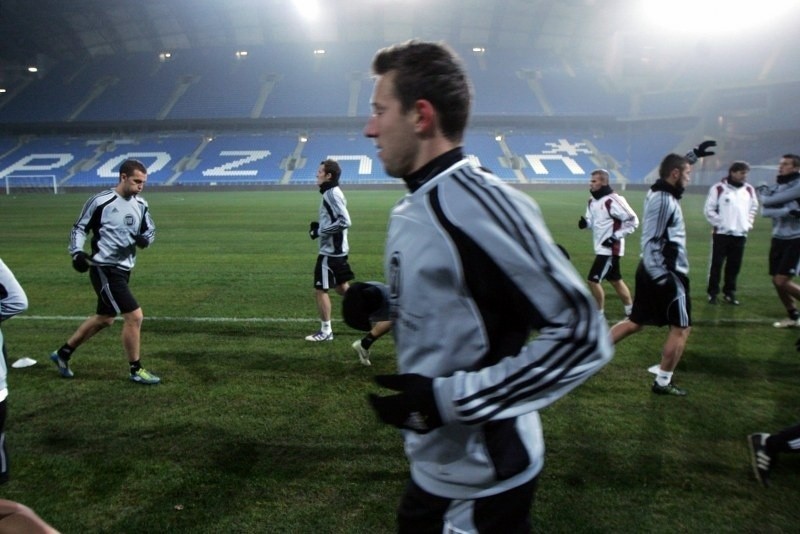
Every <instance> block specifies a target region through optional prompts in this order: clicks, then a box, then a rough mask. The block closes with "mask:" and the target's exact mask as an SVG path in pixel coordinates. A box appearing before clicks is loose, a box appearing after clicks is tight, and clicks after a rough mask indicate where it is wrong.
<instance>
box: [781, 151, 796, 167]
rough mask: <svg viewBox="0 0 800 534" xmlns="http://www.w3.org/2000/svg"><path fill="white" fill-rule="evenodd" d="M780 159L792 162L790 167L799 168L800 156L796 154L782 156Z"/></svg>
mask: <svg viewBox="0 0 800 534" xmlns="http://www.w3.org/2000/svg"><path fill="white" fill-rule="evenodd" d="M781 157H783V158H786V159H790V160H792V167H795V168H797V167H800V156H798V155H797V154H784V155H783V156H781Z"/></svg>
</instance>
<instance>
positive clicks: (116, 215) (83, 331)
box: [50, 159, 161, 384]
mask: <svg viewBox="0 0 800 534" xmlns="http://www.w3.org/2000/svg"><path fill="white" fill-rule="evenodd" d="M146 182H147V169H146V168H145V166H144V165H143V164H142V163H141V162H139V161H136V160H132V159H129V160H126V161H124V162H123V163H122V165H121V166H120V169H119V182H118V183H117V186H116V187H114V188H113V189H109V190H107V191H103V192H102V193H99V194H97V195H95V196H93V197H92V198H90V199H89V200H88V201H87V202H86V204H85V205H84V207H83V210H82V211H81V214H80V217H78V220H77V221H76V222H75V225H74V226H73V227H72V232H71V234H70V242H69V253H70V255H71V256H72V266H73V267H74V268H75V270H76V271H78V272H80V273H85V272H86V271H89V278H90V279H91V281H92V286H93V287H94V290H95V293H97V310H96V312H95V315H92V316H91V317H89V318H88V319H86V320H85V321H84V322H83V323H82V324H81V325H80V326H79V327H78V329H77V330H76V331H75V333H74V334H72V336H71V337H70V338H69V339H68V340H67V342H66V343H64V345H62V346H61V348H60V349H58V350H57V351H55V352H53V353H52V354H50V359H51V360H52V361H53V363H55V364H56V367H58V372H59V373H60V374H61V376H62V377H64V378H72V377H73V376H74V375H73V372H72V369H70V366H69V361H70V358H71V357H72V356H73V354H74V352H75V350H76V349H77V348H78V347H80V346H81V345H82V344H83V343H85V342H86V341H88V340H89V339H90V338H91V337H92V336H94V335H95V334H96V333H98V332H99V331H100V330H103V329H104V328H107V327H109V326H111V325H112V324H114V317H116V316H117V315H118V314H122V319H123V323H122V346H123V348H124V349H125V355H126V356H127V357H128V362H129V364H130V379H131V380H132V381H133V382H137V383H139V384H158V383H159V382H160V381H161V379H160V378H159V377H157V376H156V375H154V374H153V373H150V372H149V371H147V370H145V368H144V367H142V364H141V359H140V354H139V347H140V336H141V328H142V320H143V319H144V314H143V313H142V308H141V307H139V303H138V302H136V298H134V296H133V294H132V293H131V291H130V289H129V288H128V280H129V279H130V275H131V270H132V269H133V266H134V264H135V263H136V248H137V247H138V248H147V247H148V246H150V244H151V243H152V242H153V241H154V240H155V237H156V227H155V224H154V223H153V219H152V217H151V216H150V210H149V208H148V205H147V202H146V201H145V200H144V199H143V198H141V197H139V193H141V192H142V189H144V184H145V183H146ZM90 232H91V233H93V237H92V239H91V248H92V250H91V258H90V257H89V255H87V254H86V252H84V250H83V246H84V244H85V243H86V236H87V234H88V233H90Z"/></svg>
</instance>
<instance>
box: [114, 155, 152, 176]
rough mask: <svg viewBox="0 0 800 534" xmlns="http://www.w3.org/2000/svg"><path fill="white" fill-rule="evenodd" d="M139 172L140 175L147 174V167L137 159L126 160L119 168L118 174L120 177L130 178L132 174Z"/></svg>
mask: <svg viewBox="0 0 800 534" xmlns="http://www.w3.org/2000/svg"><path fill="white" fill-rule="evenodd" d="M136 171H139V172H141V173H142V174H147V167H145V166H144V163H142V162H141V161H139V160H138V159H126V160H125V161H123V162H122V165H120V166H119V173H120V174H121V175H122V174H124V175H126V176H130V175H131V174H133V173H134V172H136Z"/></svg>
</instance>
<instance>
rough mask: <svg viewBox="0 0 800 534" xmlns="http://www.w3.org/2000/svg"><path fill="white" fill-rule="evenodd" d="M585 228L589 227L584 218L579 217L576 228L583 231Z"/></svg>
mask: <svg viewBox="0 0 800 534" xmlns="http://www.w3.org/2000/svg"><path fill="white" fill-rule="evenodd" d="M587 226H589V223H588V222H587V221H586V217H584V216H583V215H581V218H580V219H578V228H580V229H581V230H583V229H584V228H586V227H587Z"/></svg>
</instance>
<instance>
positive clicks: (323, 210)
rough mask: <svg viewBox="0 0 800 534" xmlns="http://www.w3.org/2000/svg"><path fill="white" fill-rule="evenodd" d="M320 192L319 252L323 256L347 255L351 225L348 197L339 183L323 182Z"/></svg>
mask: <svg viewBox="0 0 800 534" xmlns="http://www.w3.org/2000/svg"><path fill="white" fill-rule="evenodd" d="M326 185H327V187H326ZM320 192H321V193H322V200H321V201H320V203H319V253H320V254H322V255H323V256H347V254H348V252H350V244H349V243H348V241H347V229H348V228H350V225H351V221H350V213H349V212H348V211H347V199H346V198H345V196H344V193H343V192H342V188H341V187H339V186H338V185H328V184H323V186H322V187H321V188H320Z"/></svg>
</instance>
